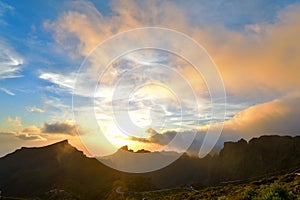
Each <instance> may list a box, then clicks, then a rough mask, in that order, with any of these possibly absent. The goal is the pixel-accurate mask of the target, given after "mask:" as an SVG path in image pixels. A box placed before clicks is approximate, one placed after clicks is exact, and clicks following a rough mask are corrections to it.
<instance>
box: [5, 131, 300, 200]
mask: <svg viewBox="0 0 300 200" xmlns="http://www.w3.org/2000/svg"><path fill="white" fill-rule="evenodd" d="M120 152H121V151H120V150H119V151H117V152H116V153H115V154H113V155H111V156H108V157H106V158H105V159H108V160H107V162H109V159H111V158H113V159H115V158H119V159H123V160H126V159H127V160H128V158H123V157H124V155H126V154H124V152H123V153H120ZM143 154H145V155H146V154H147V151H145V150H144V151H142V152H140V153H139V155H140V156H141V155H143ZM157 154H159V153H158V152H157ZM173 154H174V153H169V152H162V153H160V155H159V156H160V157H162V156H171V155H173ZM129 160H130V159H129ZM296 166H300V137H287V136H286V137H280V136H263V137H260V138H255V139H252V140H250V141H249V143H247V142H246V141H244V140H240V141H238V142H226V143H225V144H224V148H223V149H222V150H221V152H220V154H219V155H215V156H206V157H205V158H203V159H199V158H197V157H190V156H188V155H186V154H183V155H182V156H181V157H180V158H179V159H178V160H176V161H175V162H173V163H172V164H171V165H169V166H167V167H165V168H163V169H160V170H158V171H155V172H151V173H145V174H129V173H122V172H118V171H116V170H113V169H111V168H109V167H107V166H105V165H104V164H102V163H101V162H99V161H98V160H96V159H93V158H87V157H86V156H85V155H84V154H83V153H82V152H80V151H78V150H77V149H75V148H74V147H72V146H71V145H69V144H68V142H67V141H62V142H59V143H56V144H53V145H50V146H46V147H41V148H21V149H19V150H17V151H15V152H14V153H11V154H9V155H6V156H5V157H2V158H0V190H1V191H2V192H3V194H4V195H6V196H19V197H42V198H44V197H45V196H44V195H45V194H46V193H49V191H50V190H53V189H59V190H64V191H65V192H67V193H69V194H70V195H71V196H72V198H73V199H74V198H79V199H106V198H107V197H109V196H111V195H112V194H113V193H115V190H116V188H117V187H120V186H122V187H123V189H124V188H128V190H129V191H142V190H153V189H159V188H168V187H178V186H184V185H190V184H195V183H197V184H198V185H206V186H209V185H220V184H222V183H223V182H226V181H234V180H246V179H249V178H253V177H257V176H261V175H266V174H274V173H282V172H286V170H289V169H292V168H294V167H296Z"/></svg>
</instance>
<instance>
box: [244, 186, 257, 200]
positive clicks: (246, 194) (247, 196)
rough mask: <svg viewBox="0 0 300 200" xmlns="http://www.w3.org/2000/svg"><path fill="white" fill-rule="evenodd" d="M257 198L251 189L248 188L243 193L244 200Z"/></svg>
mask: <svg viewBox="0 0 300 200" xmlns="http://www.w3.org/2000/svg"><path fill="white" fill-rule="evenodd" d="M256 196H257V192H256V191H255V190H254V189H253V188H248V189H246V191H245V192H244V197H243V199H244V200H251V199H254V198H255V197H256Z"/></svg>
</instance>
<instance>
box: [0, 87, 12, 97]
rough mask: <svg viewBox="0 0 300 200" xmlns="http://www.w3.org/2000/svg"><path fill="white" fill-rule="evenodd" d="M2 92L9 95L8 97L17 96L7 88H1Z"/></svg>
mask: <svg viewBox="0 0 300 200" xmlns="http://www.w3.org/2000/svg"><path fill="white" fill-rule="evenodd" d="M0 91H2V92H4V93H6V94H8V95H11V96H14V95H15V93H13V92H12V91H10V90H8V89H6V88H3V87H1V88H0Z"/></svg>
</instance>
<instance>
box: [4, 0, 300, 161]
mask: <svg viewBox="0 0 300 200" xmlns="http://www.w3.org/2000/svg"><path fill="white" fill-rule="evenodd" d="M299 19H300V1H297V0H283V1H279V0H278V1H273V0H265V1H260V0H253V1H237V0H232V1H225V0H218V1H215V0H213V1H205V0H200V1H197V0H188V1H183V0H182V1H181V0H174V1H167V0H156V1H133V0H129V1H121V0H111V1H108V0H104V1H96V0H94V1H79V0H78V1H76V0H74V1H71V0H63V1H49V2H41V1H36V0H28V1H21V0H10V1H8V0H1V1H0V50H1V51H0V101H1V112H0V156H3V155H5V154H7V153H10V152H12V151H14V150H15V149H18V148H20V147H22V146H43V145H47V144H51V143H53V142H57V141H60V140H64V139H68V140H69V142H70V143H71V144H72V145H74V146H76V147H77V148H78V149H80V150H83V151H84V152H85V153H86V154H87V155H91V156H96V155H97V156H98V155H107V154H110V153H113V152H114V151H116V149H117V148H119V147H121V146H123V145H129V147H130V148H133V149H140V148H145V149H150V150H153V151H154V150H174V151H182V150H185V146H186V145H185V144H186V143H187V142H188V143H189V142H192V145H191V147H190V149H189V150H190V151H194V152H197V151H199V149H200V147H201V144H202V143H203V140H204V136H205V134H207V131H208V130H214V128H215V127H217V126H214V125H220V124H221V125H222V126H223V130H222V134H221V135H220V137H219V140H218V142H217V144H218V145H222V143H223V142H224V141H227V140H233V141H236V140H239V139H240V138H245V139H247V140H249V139H251V138H252V137H258V136H260V135H270V134H278V135H291V136H295V135H299V134H300V132H299V130H300V123H299V119H300V90H299V88H300V79H299V74H300V66H299V65H300V56H299V54H300V23H299ZM144 27H161V28H166V29H168V30H174V31H175V32H179V33H183V34H185V35H187V36H188V37H190V38H191V39H193V41H195V42H197V43H198V44H200V45H201V46H202V47H203V48H204V49H205V52H206V53H207V56H209V57H210V58H211V60H212V61H213V63H214V65H215V66H216V68H217V69H218V72H219V74H220V76H221V78H222V81H223V83H224V88H225V91H226V114H225V116H224V117H223V118H214V117H213V116H212V112H211V110H212V107H213V106H214V105H215V104H212V102H211V96H210V95H211V94H210V91H209V86H207V82H206V80H205V77H203V76H201V74H199V73H197V72H195V69H194V66H192V64H191V63H189V62H188V61H187V60H185V59H184V58H183V57H180V56H179V55H175V54H172V53H170V52H166V51H163V50H157V49H156V50H154V49H141V50H139V51H133V52H129V53H128V54H126V55H122V56H120V57H118V58H117V59H116V60H114V61H112V62H111V63H110V65H109V66H108V67H107V68H106V69H105V70H103V74H101V76H99V74H98V72H99V70H100V68H97V66H99V65H100V64H99V63H101V62H102V61H103V60H105V59H106V58H105V57H103V55H102V57H101V56H99V55H98V54H97V52H99V51H100V50H98V49H97V47H99V46H98V45H99V44H102V43H103V42H105V41H107V40H109V39H110V38H111V37H113V36H115V35H116V34H120V33H123V32H124V31H130V30H132V29H136V28H144ZM151 37H153V38H155V39H156V40H157V42H158V43H163V42H164V41H165V40H166V39H164V38H160V37H158V36H155V35H151V34H150V35H144V36H140V37H139V40H137V41H136V42H137V43H140V44H143V43H146V42H148V40H151ZM149 38H150V39H149ZM177 42H178V41H175V42H174V43H176V44H177ZM118 44H119V43H118ZM178 44H180V41H179V42H178ZM122 45H123V46H125V47H127V46H130V45H131V44H130V40H128V41H126V40H124V41H123V43H121V44H119V45H118V46H110V48H111V49H112V50H113V49H120V48H123V46H122ZM187 51H188V52H189V53H193V52H194V51H193V49H187ZM196 53H197V52H196ZM199 59H200V58H199ZM200 61H201V59H200ZM82 69H85V71H82ZM78 77H79V78H78ZM80 77H81V79H80ZM92 79H95V80H97V84H96V85H93V86H91V85H90V82H89V80H92ZM98 79H99V80H98ZM166 85H167V86H166ZM91 91H92V92H91ZM74 100H75V101H74ZM91 101H92V103H90V102H91ZM74 102H75V105H76V106H74ZM72 105H73V106H72ZM91 106H92V108H91ZM219 111H220V110H218V109H216V113H217V114H218V112H219ZM91 112H92V113H91ZM87 114H88V116H87ZM90 115H92V116H93V118H94V119H95V121H96V123H97V126H95V123H94V124H93V123H92V122H93V120H90V119H89V117H90ZM128 119H130V120H129V121H130V122H132V124H131V123H129V121H128ZM122 123H123V125H122ZM118 124H119V125H118ZM120 124H121V125H120ZM120 126H121V127H120ZM122 126H123V127H126V128H127V130H125V132H124V130H121V129H122ZM100 132H101V134H100ZM99 135H100V136H99ZM175 136H179V137H178V138H179V139H178V140H177V141H176V142H173V143H172V142H171V141H172V139H173V138H174V137H175ZM191 138H192V139H191ZM170 142H171V143H170ZM87 144H88V145H87ZM87 146H88V147H87ZM90 150H91V151H92V152H91V151H90ZM93 150H95V151H93Z"/></svg>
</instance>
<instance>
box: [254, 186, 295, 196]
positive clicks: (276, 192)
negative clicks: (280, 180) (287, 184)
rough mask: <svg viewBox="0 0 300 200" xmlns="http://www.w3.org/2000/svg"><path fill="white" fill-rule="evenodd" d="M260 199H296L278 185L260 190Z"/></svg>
mask: <svg viewBox="0 0 300 200" xmlns="http://www.w3.org/2000/svg"><path fill="white" fill-rule="evenodd" d="M260 196H261V198H259V199H262V200H296V196H295V195H294V194H292V193H289V192H288V191H287V190H286V189H285V188H283V187H281V186H279V185H276V184H274V185H271V187H270V188H268V189H266V190H264V191H262V193H261V195H260Z"/></svg>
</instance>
